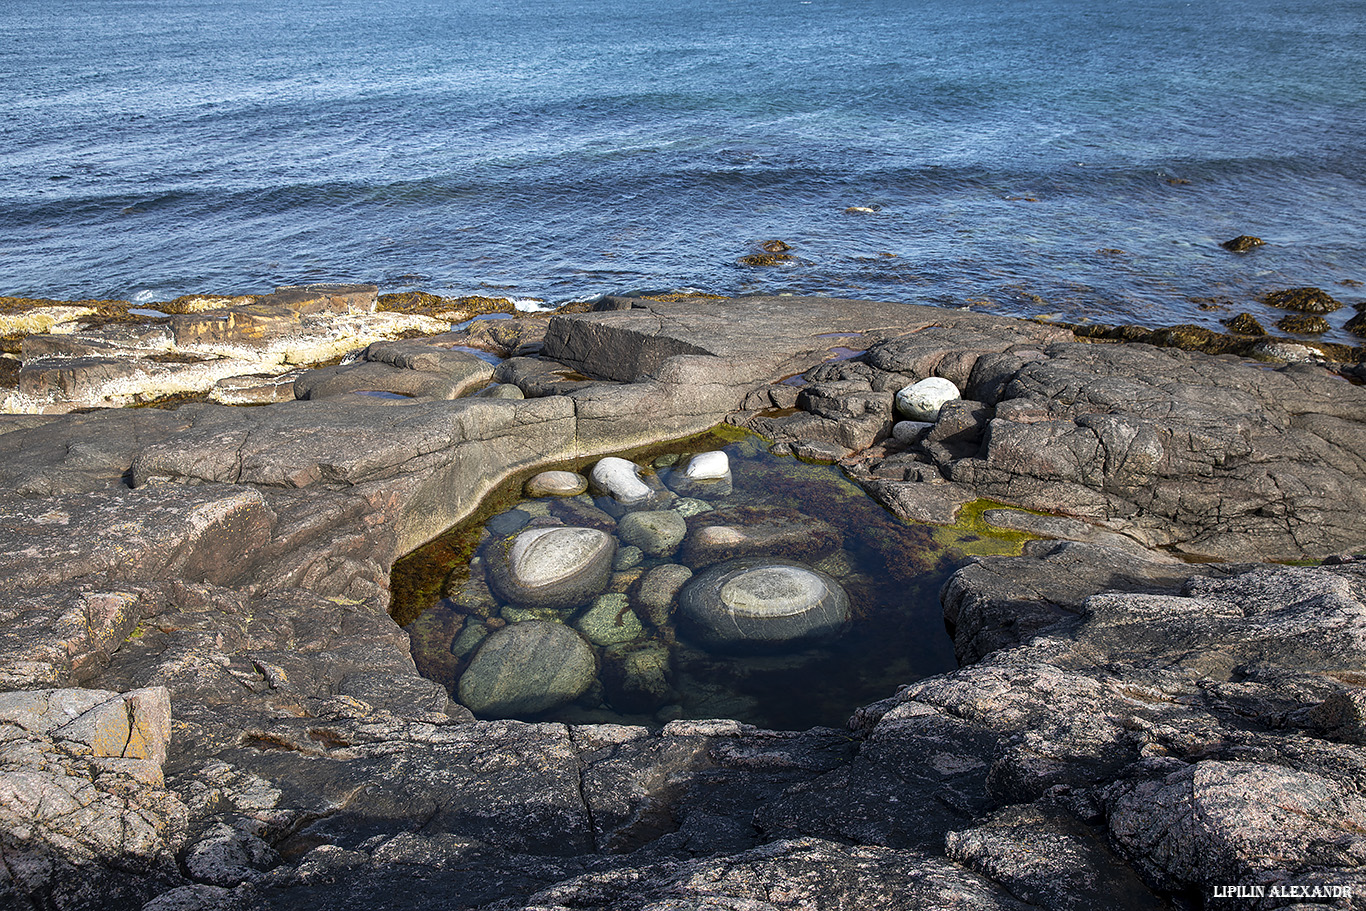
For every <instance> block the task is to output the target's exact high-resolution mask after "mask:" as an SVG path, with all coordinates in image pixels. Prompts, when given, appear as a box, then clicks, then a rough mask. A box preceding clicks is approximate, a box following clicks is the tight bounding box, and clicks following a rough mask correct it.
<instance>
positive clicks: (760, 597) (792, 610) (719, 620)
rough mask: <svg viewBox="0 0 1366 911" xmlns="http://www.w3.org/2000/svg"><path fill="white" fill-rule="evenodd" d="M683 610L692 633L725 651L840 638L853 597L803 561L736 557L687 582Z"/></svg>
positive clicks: (682, 596)
mask: <svg viewBox="0 0 1366 911" xmlns="http://www.w3.org/2000/svg"><path fill="white" fill-rule="evenodd" d="M678 610H679V614H680V617H681V619H682V622H683V628H684V630H685V632H686V633H687V635H689V636H690V637H691V638H693V639H694V640H696V641H697V642H699V643H701V644H702V645H705V646H707V647H710V648H718V649H722V650H727V649H736V648H744V647H746V646H762V647H766V648H775V647H778V648H781V647H793V646H797V645H804V644H807V643H810V642H812V641H816V640H821V639H829V638H833V637H834V636H837V635H838V634H839V633H840V632H842V631H843V630H844V627H845V625H846V624H847V623H848V622H849V596H848V595H847V594H846V593H845V591H844V588H843V587H841V586H840V584H839V583H838V582H836V581H835V580H834V579H833V578H832V577H830V576H828V575H826V574H825V573H823V572H820V571H819V570H815V569H812V568H811V567H809V566H804V565H802V564H800V563H790V562H780V561H774V560H768V559H762V558H759V559H744V560H732V561H730V562H728V563H722V564H720V565H719V566H713V567H712V568H711V569H709V570H707V571H706V572H704V573H701V574H700V575H698V576H697V577H695V578H694V579H693V580H692V581H690V582H689V583H688V584H687V585H685V586H684V587H683V589H682V591H680V592H679V595H678Z"/></svg>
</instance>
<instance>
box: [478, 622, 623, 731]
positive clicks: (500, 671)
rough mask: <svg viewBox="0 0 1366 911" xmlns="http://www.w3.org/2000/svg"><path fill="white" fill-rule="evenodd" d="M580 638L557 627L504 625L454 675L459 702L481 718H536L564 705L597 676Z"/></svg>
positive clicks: (550, 624)
mask: <svg viewBox="0 0 1366 911" xmlns="http://www.w3.org/2000/svg"><path fill="white" fill-rule="evenodd" d="M597 672H598V666H597V659H596V658H595V657H594V655H593V649H592V647H590V646H589V644H588V643H587V642H585V641H584V640H583V637H582V636H580V635H579V634H578V633H576V632H574V631H573V630H572V629H570V628H569V627H567V626H565V625H564V624H563V623H553V622H549V621H545V620H528V621H527V622H525V623H510V624H508V625H507V626H505V627H503V628H502V629H500V630H497V631H496V632H494V633H493V634H491V635H490V636H489V637H488V638H487V639H485V640H484V642H483V644H482V645H480V646H479V651H478V652H476V653H475V655H474V658H473V660H471V661H470V664H469V667H467V668H465V672H464V673H463V674H461V675H460V682H459V684H458V685H457V694H458V696H459V698H460V702H461V703H462V704H463V705H464V706H465V707H466V708H468V709H469V710H470V711H471V712H474V713H475V714H476V715H479V716H480V717H483V718H513V717H518V716H527V715H539V714H541V713H543V712H548V711H550V710H552V709H557V708H559V707H560V706H563V705H568V704H569V703H571V702H573V701H574V700H575V699H577V698H579V696H581V695H583V693H584V691H585V690H587V689H588V687H589V685H590V684H591V683H592V682H593V679H594V678H595V677H596V676H597Z"/></svg>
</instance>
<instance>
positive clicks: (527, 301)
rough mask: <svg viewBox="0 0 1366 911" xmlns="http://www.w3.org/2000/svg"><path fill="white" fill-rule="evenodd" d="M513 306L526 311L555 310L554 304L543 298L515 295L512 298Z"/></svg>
mask: <svg viewBox="0 0 1366 911" xmlns="http://www.w3.org/2000/svg"><path fill="white" fill-rule="evenodd" d="M511 300H512V306H514V307H516V308H517V309H518V310H521V311H523V312H524V313H544V312H546V311H547V310H554V309H555V305H554V304H547V303H546V302H545V301H543V300H538V299H537V298H534V297H515V298H511Z"/></svg>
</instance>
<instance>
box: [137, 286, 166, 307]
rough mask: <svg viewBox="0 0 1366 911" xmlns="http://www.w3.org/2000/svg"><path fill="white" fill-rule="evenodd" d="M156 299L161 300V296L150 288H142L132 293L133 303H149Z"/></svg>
mask: <svg viewBox="0 0 1366 911" xmlns="http://www.w3.org/2000/svg"><path fill="white" fill-rule="evenodd" d="M156 300H161V296H160V295H158V294H157V292H155V291H153V290H152V289H151V288H144V289H142V290H141V291H139V292H138V293H137V294H134V295H133V303H135V304H149V303H151V302H152V301H156Z"/></svg>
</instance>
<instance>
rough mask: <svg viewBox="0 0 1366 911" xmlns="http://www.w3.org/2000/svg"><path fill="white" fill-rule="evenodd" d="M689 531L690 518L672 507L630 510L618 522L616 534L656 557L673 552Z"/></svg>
mask: <svg viewBox="0 0 1366 911" xmlns="http://www.w3.org/2000/svg"><path fill="white" fill-rule="evenodd" d="M687 533H688V521H687V519H685V518H684V517H683V516H682V515H681V514H679V512H678V511H677V510H673V509H650V510H643V511H641V512H632V513H627V514H626V515H625V516H622V518H621V521H620V522H618V523H617V534H618V535H620V536H621V540H622V541H624V542H626V543H627V544H632V545H634V546H636V547H639V548H640V549H641V550H643V551H644V552H645V553H647V554H651V555H653V556H663V555H665V554H671V553H673V552H674V551H675V550H677V549H678V545H679V544H680V543H681V542H682V541H683V536H684V535H686V534H687Z"/></svg>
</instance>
